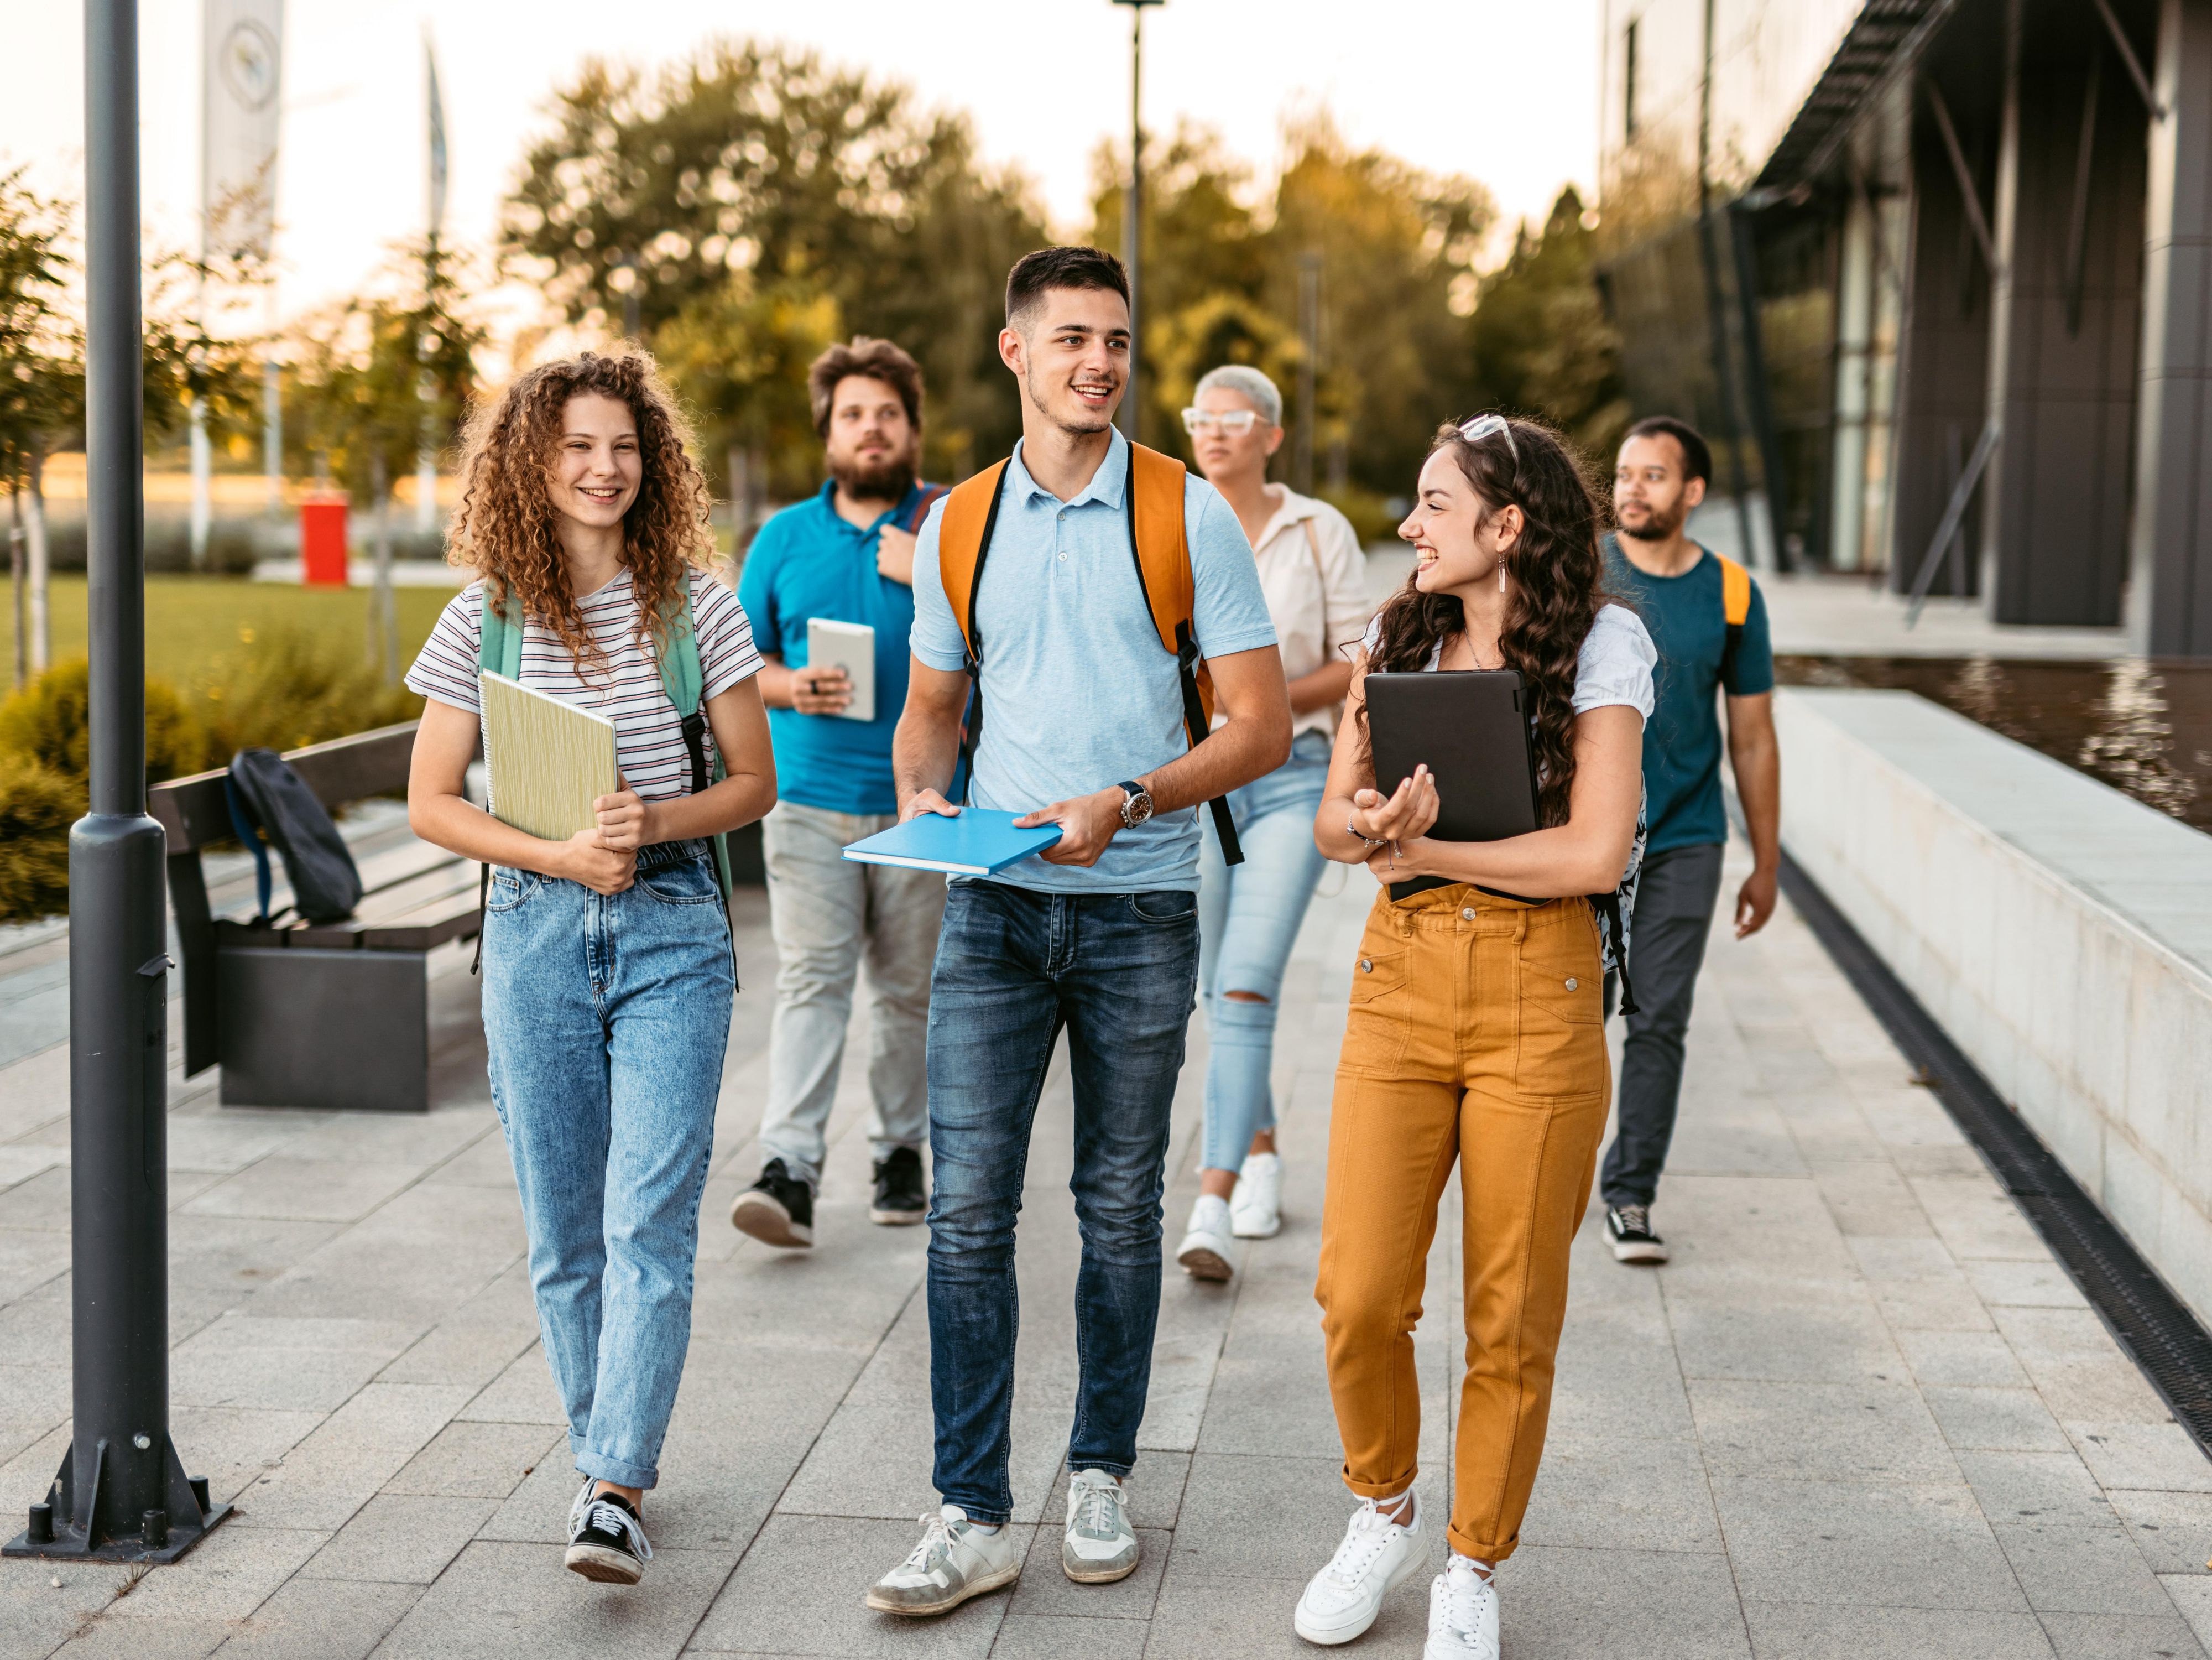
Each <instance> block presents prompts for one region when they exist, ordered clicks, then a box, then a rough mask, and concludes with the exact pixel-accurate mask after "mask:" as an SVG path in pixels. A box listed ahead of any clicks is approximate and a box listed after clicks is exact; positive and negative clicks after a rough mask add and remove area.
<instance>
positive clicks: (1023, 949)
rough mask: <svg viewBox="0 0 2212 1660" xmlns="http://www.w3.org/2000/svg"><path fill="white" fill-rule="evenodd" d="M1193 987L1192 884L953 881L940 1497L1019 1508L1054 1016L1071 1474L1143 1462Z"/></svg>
mask: <svg viewBox="0 0 2212 1660" xmlns="http://www.w3.org/2000/svg"><path fill="white" fill-rule="evenodd" d="M1197 983H1198V903H1197V896H1196V895H1194V894H1189V893H1180V892H1173V891H1161V892H1150V893H1100V894H1081V895H1077V894H1052V893H1035V892H1031V891H1028V890H1025V889H1022V888H1014V887H1008V886H1006V885H1003V884H1000V883H996V882H983V881H972V880H971V881H961V882H956V883H954V884H953V885H952V888H951V892H950V894H949V895H948V896H947V897H946V903H945V931H944V933H942V934H941V935H940V936H939V939H938V945H937V964H936V968H935V970H934V972H933V976H932V978H931V981H930V990H929V1145H930V1150H931V1155H932V1170H933V1177H934V1184H935V1191H934V1192H933V1195H931V1198H930V1205H929V1386H930V1399H931V1404H932V1405H933V1407H934V1408H935V1410H936V1415H937V1468H936V1472H935V1480H936V1486H937V1490H938V1492H939V1493H941V1494H943V1495H944V1498H945V1502H946V1503H947V1504H951V1505H959V1506H960V1507H961V1508H962V1509H963V1510H964V1511H967V1513H968V1514H969V1517H972V1518H974V1519H975V1520H976V1521H978V1522H984V1523H1003V1522H1006V1521H1007V1520H1009V1519H1011V1517H1012V1513H1013V1502H1014V1501H1013V1492H1012V1487H1011V1486H1010V1485H1009V1483H1008V1481H1007V1477H1006V1459H1007V1452H1008V1441H1009V1427H1008V1426H1009V1419H1010V1414H1012V1408H1013V1401H1014V1335H1015V1332H1016V1330H1017V1329H1018V1326H1019V1323H1020V1309H1019V1306H1018V1302H1019V1299H1018V1294H1017V1292H1016V1290H1015V1286H1014V1221H1015V1219H1016V1218H1017V1217H1018V1215H1019V1214H1020V1213H1021V1208H1022V1177H1023V1173H1024V1168H1025V1167H1026V1165H1027V1164H1028V1163H1029V1150H1030V1125H1031V1124H1032V1123H1033V1122H1035V1120H1036V1104H1037V1096H1038V1094H1039V1093H1040V1091H1042V1089H1043V1087H1044V1077H1045V1068H1046V1067H1048V1065H1049V1064H1050V1063H1051V1061H1052V1050H1053V1045H1054V1043H1056V1042H1058V1041H1059V1037H1060V1031H1061V1029H1062V1028H1063V1027H1065V1028H1066V1031H1067V1035H1068V1057H1069V1061H1070V1064H1071V1067H1072V1069H1073V1082H1074V1085H1075V1174H1074V1176H1073V1177H1072V1178H1071V1179H1070V1181H1069V1183H1068V1187H1069V1189H1070V1190H1071V1191H1072V1192H1073V1194H1074V1195H1075V1220H1076V1225H1077V1228H1078V1230H1079V1231H1080V1233H1081V1235H1082V1237H1083V1266H1082V1268H1081V1270H1080V1272H1079V1274H1077V1277H1076V1281H1075V1347H1076V1359H1077V1365H1078V1367H1079V1382H1078V1383H1077V1388H1076V1397H1075V1428H1074V1432H1073V1434H1072V1435H1071V1436H1070V1437H1069V1439H1068V1449H1067V1462H1068V1467H1069V1468H1071V1469H1103V1470H1107V1471H1110V1472H1111V1473H1113V1474H1114V1475H1127V1474H1128V1472H1129V1467H1130V1466H1131V1465H1132V1464H1133V1462H1135V1461H1136V1456H1137V1426H1139V1424H1140V1423H1142V1422H1143V1421H1144V1416H1145V1396H1146V1389H1148V1387H1149V1386H1150V1384H1151V1382H1152V1330H1153V1328H1154V1326H1155V1325H1156V1324H1157V1323H1158V1319H1159V1312H1160V1194H1161V1190H1162V1188H1163V1186H1164V1174H1165V1164H1166V1162H1167V1150H1168V1118H1169V1112H1170V1108H1171V1107H1172V1105H1173V1104H1174V1100H1175V1088H1176V1074H1177V1073H1180V1072H1181V1071H1182V1057H1183V1034H1184V1031H1185V1030H1186V1029H1187V1028H1188V1025H1189V1024H1190V1014H1191V1009H1192V1007H1193V1005H1194V996H1195V991H1196V987H1197Z"/></svg>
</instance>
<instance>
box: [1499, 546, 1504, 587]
mask: <svg viewBox="0 0 2212 1660" xmlns="http://www.w3.org/2000/svg"><path fill="white" fill-rule="evenodd" d="M1504 592H1505V556H1504V554H1502V553H1501V554H1499V555H1498V593H1504Z"/></svg>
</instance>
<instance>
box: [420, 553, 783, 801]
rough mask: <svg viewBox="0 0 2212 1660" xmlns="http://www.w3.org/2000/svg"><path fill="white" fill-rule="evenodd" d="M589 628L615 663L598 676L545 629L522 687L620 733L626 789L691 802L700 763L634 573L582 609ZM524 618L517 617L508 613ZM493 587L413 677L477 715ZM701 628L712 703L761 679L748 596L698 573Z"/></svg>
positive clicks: (706, 690)
mask: <svg viewBox="0 0 2212 1660" xmlns="http://www.w3.org/2000/svg"><path fill="white" fill-rule="evenodd" d="M576 609H577V611H579V612H580V613H581V614H582V617H583V619H584V628H585V629H586V632H587V633H588V634H589V635H591V637H592V639H593V640H594V641H596V642H598V644H599V650H600V651H601V652H602V653H603V654H605V655H604V658H603V660H602V661H601V662H599V664H597V665H595V666H592V667H591V668H590V669H589V671H588V674H586V673H580V672H578V670H577V666H576V660H575V659H574V657H573V656H572V655H571V654H569V651H568V648H567V647H566V646H564V645H562V643H561V637H560V636H559V635H556V634H555V633H553V632H552V631H551V630H550V629H545V628H541V627H540V626H538V624H537V623H525V624H524V625H523V629H522V675H521V678H522V683H523V684H525V685H526V686H529V687H531V688H532V689H533V690H538V691H543V692H549V693H550V694H551V695H552V696H556V697H558V698H560V699H562V701H563V702H569V703H575V704H578V705H580V707H582V708H587V709H592V710H594V711H596V712H597V713H599V714H604V715H605V716H606V717H607V718H608V719H609V720H611V721H613V722H614V723H615V759H616V762H617V764H618V765H619V766H620V767H621V769H622V774H623V781H625V782H626V783H628V784H629V787H630V788H632V789H634V790H635V791H636V792H637V793H638V794H639V795H641V796H642V797H643V798H644V799H645V800H648V801H672V800H677V799H678V797H681V796H685V795H689V794H690V793H691V757H690V751H687V750H686V749H685V748H684V722H683V720H682V718H681V717H680V716H678V714H677V713H676V707H675V705H674V704H672V703H671V702H669V701H668V694H667V692H666V691H665V690H663V688H662V686H661V684H660V669H659V665H658V664H656V663H655V662H654V661H653V654H652V653H651V651H650V650H648V649H647V647H646V646H645V644H644V643H643V642H641V641H640V640H639V638H638V626H637V624H638V604H637V593H636V591H635V588H634V587H632V585H631V582H630V575H629V572H628V571H627V570H625V571H623V572H622V573H621V575H617V577H616V578H615V580H614V581H611V582H610V583H608V584H607V585H606V586H605V587H603V588H601V589H599V592H598V593H590V594H586V595H585V596H584V597H583V598H582V599H579V600H577V602H576ZM507 614H508V615H509V616H512V615H513V608H512V607H510V608H509V610H508V613H507ZM691 620H692V624H693V626H694V628H695V629H696V630H697V633H698V639H699V670H700V674H701V678H702V681H703V683H704V684H703V685H702V690H701V697H702V701H703V700H704V699H706V698H710V697H714V696H717V695H718V694H720V693H722V692H726V691H727V690H729V689H730V688H731V687H732V686H734V685H736V684H738V682H739V681H741V680H743V679H744V678H746V677H748V676H749V675H752V674H756V673H757V672H759V671H760V666H761V657H760V653H759V652H757V651H756V650H755V649H754V648H753V629H752V624H751V623H750V622H748V621H747V620H746V618H745V611H744V606H743V605H739V604H738V596H737V595H736V594H734V593H732V592H731V591H730V590H729V589H728V588H726V587H723V586H722V585H721V584H720V582H718V581H715V580H714V578H713V577H712V576H710V575H708V574H707V573H706V572H705V571H698V570H695V571H693V572H692V573H691ZM482 621H483V583H482V582H480V581H478V582H471V583H470V584H469V585H468V587H465V588H463V589H462V590H461V591H460V593H457V594H455V595H454V596H453V599H451V600H450V601H449V602H447V606H446V609H445V610H444V611H442V612H441V613H440V615H439V617H438V623H437V626H436V627H435V628H434V629H431V630H430V637H429V639H428V641H426V642H424V643H423V646H422V655H421V656H419V657H417V658H416V660H415V666H414V667H413V668H411V669H410V670H409V671H408V672H407V689H408V690H410V691H412V692H416V693H418V694H420V695H421V696H424V697H435V698H436V699H437V700H438V701H439V702H441V703H450V704H452V705H453V708H457V709H466V710H467V711H468V712H469V713H470V714H476V713H477V706H478V702H479V700H478V698H477V642H478V641H479V639H480V638H481V635H482ZM707 764H708V768H709V769H710V770H711V769H712V768H713V766H714V729H713V727H712V726H711V725H710V726H709V727H708V732H707Z"/></svg>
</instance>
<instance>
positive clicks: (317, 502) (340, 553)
mask: <svg viewBox="0 0 2212 1660" xmlns="http://www.w3.org/2000/svg"><path fill="white" fill-rule="evenodd" d="M300 581H301V582H302V583H303V584H305V585H306V586H307V587H311V588H342V587H344V586H345V585H346V498H345V497H344V496H308V497H307V499H306V500H305V501H303V502H301V503H300Z"/></svg>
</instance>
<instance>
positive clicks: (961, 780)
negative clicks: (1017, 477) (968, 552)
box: [945, 468, 1012, 806]
mask: <svg viewBox="0 0 2212 1660" xmlns="http://www.w3.org/2000/svg"><path fill="white" fill-rule="evenodd" d="M1007 471H1012V469H1011V468H1009V469H1007ZM945 493H946V494H950V493H951V492H949V491H948V492H945ZM1005 499H1006V477H1005V475H1004V474H1003V473H1002V474H1001V475H1000V478H999V488H998V489H995V490H994V491H993V492H992V493H991V510H990V511H989V512H988V513H987V514H984V515H983V539H982V540H981V542H980V543H978V544H976V548H975V569H974V570H973V571H971V572H970V573H969V577H968V637H967V639H966V641H965V642H963V644H965V646H966V647H967V654H966V661H965V663H964V664H963V667H964V668H966V670H967V671H968V707H967V708H966V709H965V710H964V711H963V714H962V715H961V721H960V759H959V762H958V763H957V776H956V778H955V780H954V781H955V782H957V784H958V785H959V786H960V805H961V806H967V805H968V794H969V791H970V790H972V789H973V788H974V787H975V745H976V744H977V743H978V742H979V741H980V740H981V738H982V736H983V619H982V617H981V615H980V614H979V612H978V611H977V609H976V602H977V601H978V600H979V599H981V598H982V596H983V562H984V561H985V560H987V559H988V558H989V557H990V556H991V537H992V533H993V532H995V531H996V530H997V529H998V528H999V503H1000V502H1002V501H1004V500H1005Z"/></svg>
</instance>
